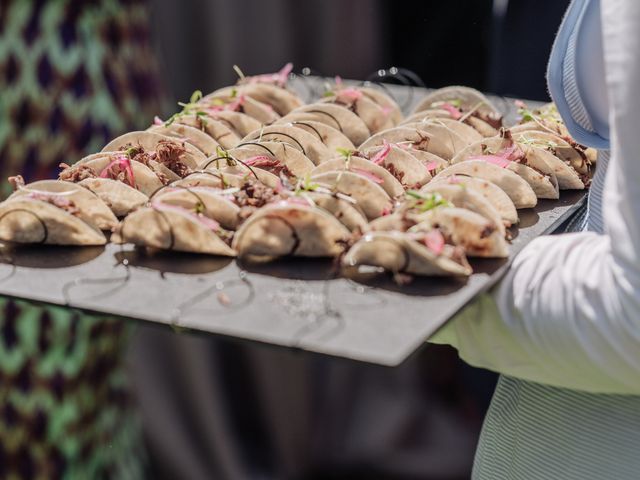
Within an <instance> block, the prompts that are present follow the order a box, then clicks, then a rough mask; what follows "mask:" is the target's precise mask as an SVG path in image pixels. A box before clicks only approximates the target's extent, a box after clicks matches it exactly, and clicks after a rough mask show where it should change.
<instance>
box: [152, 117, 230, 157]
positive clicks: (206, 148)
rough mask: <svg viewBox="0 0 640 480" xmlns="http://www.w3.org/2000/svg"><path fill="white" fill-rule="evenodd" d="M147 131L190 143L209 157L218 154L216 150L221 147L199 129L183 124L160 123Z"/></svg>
mask: <svg viewBox="0 0 640 480" xmlns="http://www.w3.org/2000/svg"><path fill="white" fill-rule="evenodd" d="M147 131H149V132H153V133H157V134H159V135H164V136H166V137H171V138H173V139H175V140H178V141H184V142H187V143H190V144H191V145H193V146H194V147H196V148H197V149H199V150H200V151H201V152H202V153H204V154H205V156H207V157H208V156H210V155H213V154H214V153H215V152H216V149H217V148H218V147H219V146H220V144H219V143H218V142H216V141H215V140H214V139H213V138H211V136H210V135H207V134H206V133H204V132H203V131H202V130H198V129H197V128H194V127H190V126H189V125H184V124H181V123H176V122H174V123H172V124H170V125H167V126H165V124H164V122H162V121H159V122H158V123H154V125H152V126H151V127H149V128H148V129H147Z"/></svg>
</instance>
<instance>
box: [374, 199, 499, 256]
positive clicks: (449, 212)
mask: <svg viewBox="0 0 640 480" xmlns="http://www.w3.org/2000/svg"><path fill="white" fill-rule="evenodd" d="M368 227H369V230H370V231H394V230H396V231H401V232H406V231H409V232H429V231H431V230H433V229H438V230H439V231H440V233H441V234H442V236H443V237H444V239H445V241H446V243H447V244H449V245H455V246H458V247H462V248H463V249H464V252H465V254H466V255H467V256H469V257H490V258H505V257H507V256H508V255H509V250H508V245H507V242H506V240H505V238H504V235H503V234H502V233H501V232H500V229H499V228H496V226H495V225H494V224H493V223H492V222H491V221H490V220H487V219H486V218H485V217H483V216H482V215H480V214H478V213H476V212H473V211H471V210H467V209H466V208H457V207H453V206H436V207H434V208H432V209H430V210H427V211H420V210H419V209H416V210H409V211H405V212H402V213H394V214H392V215H387V216H386V217H380V218H377V219H375V220H374V221H372V222H371V223H369V226H368Z"/></svg>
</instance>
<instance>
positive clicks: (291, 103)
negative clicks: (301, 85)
mask: <svg viewBox="0 0 640 480" xmlns="http://www.w3.org/2000/svg"><path fill="white" fill-rule="evenodd" d="M234 92H236V93H235V94H236V95H238V96H245V97H250V98H253V99H254V100H257V101H259V102H262V103H264V104H267V105H269V106H271V107H272V108H273V110H275V112H276V113H277V114H278V115H281V116H284V115H286V114H287V113H289V112H290V111H291V110H293V109H295V108H298V107H300V106H302V104H303V102H302V100H301V99H300V98H299V97H298V96H297V95H296V94H295V93H293V92H291V91H290V90H287V89H286V88H282V87H278V86H275V85H269V84H267V83H246V84H243V85H236V86H233V87H224V88H221V89H219V90H216V91H215V92H213V93H211V94H209V95H207V96H206V97H205V99H206V100H209V99H216V98H224V97H229V96H233V95H234Z"/></svg>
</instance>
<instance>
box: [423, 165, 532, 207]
mask: <svg viewBox="0 0 640 480" xmlns="http://www.w3.org/2000/svg"><path fill="white" fill-rule="evenodd" d="M452 175H465V176H468V177H477V178H482V179H484V180H487V181H489V182H491V183H494V184H496V185H497V186H498V187H500V188H501V189H502V190H503V191H504V193H506V194H507V195H508V196H509V198H510V199H511V201H512V202H513V204H514V205H515V206H516V208H533V207H535V206H536V205H537V203H538V197H536V194H535V192H534V191H533V188H531V186H530V185H529V184H528V183H527V182H526V181H525V180H524V179H523V178H522V177H520V176H519V175H518V174H516V173H514V172H512V171H511V170H509V169H507V168H502V167H499V166H497V165H494V164H493V163H488V162H484V161H481V160H466V161H464V162H460V163H455V164H453V165H451V166H450V167H447V168H445V169H444V170H442V171H441V172H440V173H438V175H436V176H435V177H434V178H433V180H432V181H433V182H436V181H438V180H440V179H442V178H447V177H450V176H452Z"/></svg>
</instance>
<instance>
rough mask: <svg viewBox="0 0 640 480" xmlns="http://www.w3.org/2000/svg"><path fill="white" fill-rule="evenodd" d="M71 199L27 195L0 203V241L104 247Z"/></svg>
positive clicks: (61, 196) (45, 194) (33, 193)
mask: <svg viewBox="0 0 640 480" xmlns="http://www.w3.org/2000/svg"><path fill="white" fill-rule="evenodd" d="M79 214H80V209H79V208H78V207H77V206H76V205H75V203H74V201H73V200H70V199H68V198H65V196H64V195H60V194H54V193H50V194H47V193H37V192H31V193H27V194H25V195H20V196H17V197H14V198H12V199H10V200H5V201H4V202H2V203H0V241H3V242H10V243H15V244H47V245H85V246H89V245H104V244H105V243H107V239H106V238H105V236H104V235H103V233H102V232H101V231H100V229H99V228H98V227H96V226H94V225H91V224H89V223H87V222H85V221H84V220H82V218H81V217H80V215H79Z"/></svg>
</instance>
